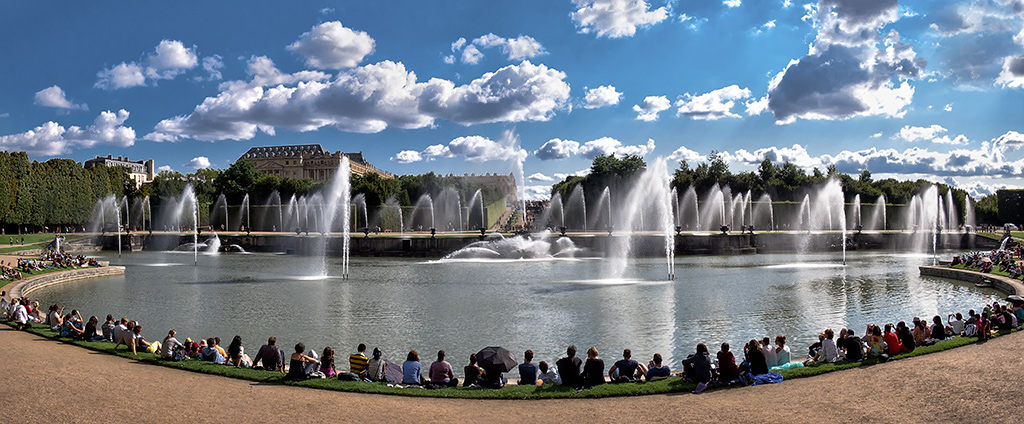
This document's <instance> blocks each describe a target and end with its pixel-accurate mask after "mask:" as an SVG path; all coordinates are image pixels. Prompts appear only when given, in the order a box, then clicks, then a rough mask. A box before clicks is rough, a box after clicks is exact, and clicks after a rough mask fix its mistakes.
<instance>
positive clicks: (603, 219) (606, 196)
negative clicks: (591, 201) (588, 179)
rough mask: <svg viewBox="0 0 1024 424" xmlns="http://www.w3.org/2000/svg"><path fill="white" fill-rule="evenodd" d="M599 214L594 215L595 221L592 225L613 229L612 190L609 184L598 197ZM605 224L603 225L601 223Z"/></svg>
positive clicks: (593, 226) (597, 227)
mask: <svg viewBox="0 0 1024 424" xmlns="http://www.w3.org/2000/svg"><path fill="white" fill-rule="evenodd" d="M595 210H597V214H596V215H594V222H593V223H591V225H590V227H591V228H594V229H606V230H608V231H611V229H612V200H611V192H610V190H609V189H608V186H605V187H604V190H601V195H600V196H598V197H597V208H596V209H595ZM602 223H603V224H604V226H603V227H602V226H601V224H602Z"/></svg>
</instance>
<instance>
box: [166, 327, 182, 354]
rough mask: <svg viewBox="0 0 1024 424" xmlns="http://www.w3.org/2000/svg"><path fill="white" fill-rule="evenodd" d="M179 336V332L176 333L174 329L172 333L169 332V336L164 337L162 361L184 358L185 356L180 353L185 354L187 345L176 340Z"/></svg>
mask: <svg viewBox="0 0 1024 424" xmlns="http://www.w3.org/2000/svg"><path fill="white" fill-rule="evenodd" d="M177 334H178V332H177V331H174V329H173V328H172V329H171V331H168V332H167V336H166V337H164V342H163V345H161V346H160V358H161V359H175V356H176V355H177V356H178V357H182V358H183V357H184V355H183V354H179V353H178V352H179V350H180V351H182V352H184V350H185V345H183V344H181V342H179V341H178V339H176V338H174V336H175V335H177Z"/></svg>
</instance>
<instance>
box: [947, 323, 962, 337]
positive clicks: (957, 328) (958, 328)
mask: <svg viewBox="0 0 1024 424" xmlns="http://www.w3.org/2000/svg"><path fill="white" fill-rule="evenodd" d="M949 326H950V327H953V335H954V336H959V335H960V333H963V332H964V322H963V321H961V320H958V319H955V320H952V321H950V322H949Z"/></svg>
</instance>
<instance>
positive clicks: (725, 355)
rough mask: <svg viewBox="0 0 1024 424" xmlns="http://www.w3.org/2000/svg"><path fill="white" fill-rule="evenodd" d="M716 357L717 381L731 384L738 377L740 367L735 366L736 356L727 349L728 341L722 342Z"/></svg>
mask: <svg viewBox="0 0 1024 424" xmlns="http://www.w3.org/2000/svg"><path fill="white" fill-rule="evenodd" d="M716 356H717V357H718V381H719V382H721V383H724V384H732V383H733V382H734V381H736V380H739V378H740V368H739V367H737V366H736V357H735V356H733V354H732V352H730V351H729V343H722V350H720V351H718V353H717V354H716Z"/></svg>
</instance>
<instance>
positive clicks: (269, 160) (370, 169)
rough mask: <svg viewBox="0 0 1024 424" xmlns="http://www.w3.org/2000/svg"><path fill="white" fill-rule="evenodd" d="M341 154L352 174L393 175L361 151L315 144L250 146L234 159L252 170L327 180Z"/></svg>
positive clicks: (385, 176)
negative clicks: (368, 160) (254, 168)
mask: <svg viewBox="0 0 1024 424" xmlns="http://www.w3.org/2000/svg"><path fill="white" fill-rule="evenodd" d="M342 157H348V161H349V167H350V169H351V171H352V174H355V175H363V174H368V173H369V174H377V175H380V176H381V178H393V177H394V176H393V175H392V174H391V173H390V172H387V171H382V170H380V169H377V168H376V167H374V166H373V165H371V164H370V163H369V162H367V161H366V159H364V158H363V152H357V153H344V152H341V151H337V152H334V153H331V152H329V151H327V149H324V147H323V146H321V145H319V144H299V145H292V146H260V147H253V148H251V149H249V151H247V152H245V154H243V155H242V157H240V158H238V160H244V161H248V162H252V164H253V165H254V166H255V167H256V170H257V171H260V172H262V173H263V175H272V176H277V177H282V178H309V179H312V180H314V181H328V180H330V179H331V177H333V176H334V173H335V172H336V171H337V170H338V166H339V165H341V158H342Z"/></svg>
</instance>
